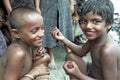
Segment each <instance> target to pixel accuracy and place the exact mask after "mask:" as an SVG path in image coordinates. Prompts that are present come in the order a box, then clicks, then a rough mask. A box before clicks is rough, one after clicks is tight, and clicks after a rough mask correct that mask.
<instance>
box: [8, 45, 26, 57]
mask: <svg viewBox="0 0 120 80" xmlns="http://www.w3.org/2000/svg"><path fill="white" fill-rule="evenodd" d="M6 53H7V54H8V56H15V57H24V56H25V55H26V51H25V49H24V48H23V47H22V46H20V45H18V44H14V43H12V44H11V45H10V46H8V48H7V50H6Z"/></svg>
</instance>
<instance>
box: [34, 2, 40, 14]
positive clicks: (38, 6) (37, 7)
mask: <svg viewBox="0 0 120 80" xmlns="http://www.w3.org/2000/svg"><path fill="white" fill-rule="evenodd" d="M35 8H36V10H37V11H38V12H40V14H41V10H40V0H35Z"/></svg>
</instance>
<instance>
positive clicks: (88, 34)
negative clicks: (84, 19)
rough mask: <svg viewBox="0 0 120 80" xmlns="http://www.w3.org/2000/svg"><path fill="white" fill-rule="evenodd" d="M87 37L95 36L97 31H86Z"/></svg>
mask: <svg viewBox="0 0 120 80" xmlns="http://www.w3.org/2000/svg"><path fill="white" fill-rule="evenodd" d="M85 34H86V36H93V35H94V34H95V31H85Z"/></svg>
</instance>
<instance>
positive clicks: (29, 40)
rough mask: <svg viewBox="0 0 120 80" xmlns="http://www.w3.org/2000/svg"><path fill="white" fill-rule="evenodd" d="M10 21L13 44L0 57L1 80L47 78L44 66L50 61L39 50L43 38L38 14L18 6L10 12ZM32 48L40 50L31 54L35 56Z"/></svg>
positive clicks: (41, 20) (40, 17)
mask: <svg viewBox="0 0 120 80" xmlns="http://www.w3.org/2000/svg"><path fill="white" fill-rule="evenodd" d="M9 22H10V25H11V27H12V28H11V31H12V35H13V37H14V41H13V42H12V43H11V45H10V46H9V47H8V48H7V50H6V52H5V54H4V55H2V56H1V58H0V80H33V79H35V78H36V77H37V76H43V75H48V74H49V70H48V68H47V66H46V65H47V64H48V62H49V60H50V58H49V56H48V55H47V54H45V53H44V52H42V51H43V49H42V48H40V46H41V45H42V38H43V36H44V27H43V18H42V16H41V15H40V13H39V12H37V11H36V10H34V9H31V8H25V7H19V8H16V9H13V10H12V12H11V13H10V15H9ZM31 46H34V47H39V48H36V49H35V51H33V52H34V53H33V54H34V56H33V54H32V50H31ZM39 52H40V53H42V57H41V54H39ZM36 54H38V55H37V56H36ZM38 56H40V57H39V58H38ZM40 61H41V62H40ZM42 61H44V62H42ZM33 66H34V67H33ZM39 80H46V79H39Z"/></svg>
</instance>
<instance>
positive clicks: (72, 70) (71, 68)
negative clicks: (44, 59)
mask: <svg viewBox="0 0 120 80" xmlns="http://www.w3.org/2000/svg"><path fill="white" fill-rule="evenodd" d="M63 68H64V70H65V72H66V73H67V74H68V75H72V76H75V77H76V75H77V74H80V70H79V68H78V66H77V64H76V63H75V62H73V61H67V62H65V64H64V65H63Z"/></svg>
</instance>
